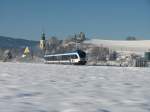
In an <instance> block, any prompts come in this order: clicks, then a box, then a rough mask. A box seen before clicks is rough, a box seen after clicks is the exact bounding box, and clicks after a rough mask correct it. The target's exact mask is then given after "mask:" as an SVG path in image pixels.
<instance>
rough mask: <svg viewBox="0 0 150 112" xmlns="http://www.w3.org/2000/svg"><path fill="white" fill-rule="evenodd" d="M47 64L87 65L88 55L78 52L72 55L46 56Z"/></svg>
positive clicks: (71, 53)
mask: <svg viewBox="0 0 150 112" xmlns="http://www.w3.org/2000/svg"><path fill="white" fill-rule="evenodd" d="M44 60H45V63H50V64H74V65H85V64H86V53H85V52H84V51H82V50H76V51H74V52H70V53H63V54H52V55H48V54H46V55H44Z"/></svg>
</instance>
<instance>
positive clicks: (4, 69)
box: [0, 63, 150, 112]
mask: <svg viewBox="0 0 150 112" xmlns="http://www.w3.org/2000/svg"><path fill="white" fill-rule="evenodd" d="M0 112H150V68H119V67H118V68H117V67H101V66H72V65H46V64H29V63H26V64H25V63H24V64H23V63H20V64H19V63H0Z"/></svg>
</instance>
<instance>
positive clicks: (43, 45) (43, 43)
mask: <svg viewBox="0 0 150 112" xmlns="http://www.w3.org/2000/svg"><path fill="white" fill-rule="evenodd" d="M40 48H41V49H42V50H45V49H46V40H45V33H44V32H43V33H42V35H41V40H40Z"/></svg>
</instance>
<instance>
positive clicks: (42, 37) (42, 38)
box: [41, 32, 45, 40]
mask: <svg viewBox="0 0 150 112" xmlns="http://www.w3.org/2000/svg"><path fill="white" fill-rule="evenodd" d="M41 40H45V33H44V32H42V36H41Z"/></svg>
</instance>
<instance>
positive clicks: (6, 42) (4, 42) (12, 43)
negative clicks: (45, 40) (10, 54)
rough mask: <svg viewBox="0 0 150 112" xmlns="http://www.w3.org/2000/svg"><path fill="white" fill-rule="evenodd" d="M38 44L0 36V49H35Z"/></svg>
mask: <svg viewBox="0 0 150 112" xmlns="http://www.w3.org/2000/svg"><path fill="white" fill-rule="evenodd" d="M38 44H39V42H38V41H33V40H25V39H15V38H11V37H5V36H0V48H24V47H26V46H29V47H32V48H36V47H37V46H38Z"/></svg>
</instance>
